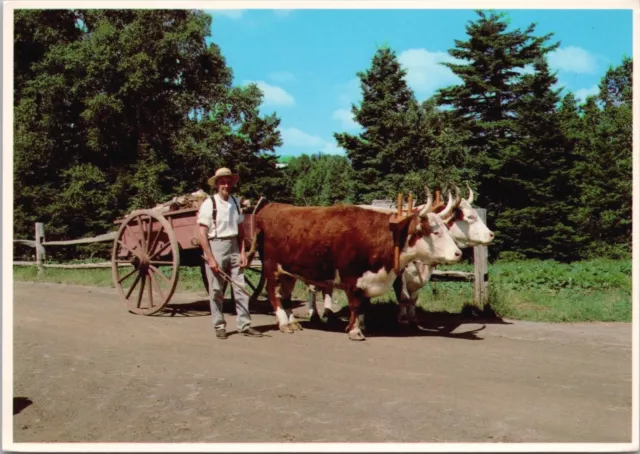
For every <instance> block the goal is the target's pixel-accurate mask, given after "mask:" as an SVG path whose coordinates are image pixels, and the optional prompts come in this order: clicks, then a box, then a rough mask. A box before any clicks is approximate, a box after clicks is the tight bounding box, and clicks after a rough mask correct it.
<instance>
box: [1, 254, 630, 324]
mask: <svg viewBox="0 0 640 454" xmlns="http://www.w3.org/2000/svg"><path fill="white" fill-rule="evenodd" d="M438 269H442V270H445V269H446V270H460V271H472V270H473V265H472V264H464V263H462V264H456V265H452V266H447V267H438ZM13 270H14V279H15V280H20V281H34V282H53V283H67V284H77V285H90V286H98V287H112V286H113V283H112V280H111V270H110V269H82V270H67V269H55V268H49V269H45V270H44V273H43V274H42V275H41V276H38V275H37V273H36V270H35V268H34V267H14V268H13ZM253 278H254V279H255V276H253ZM434 289H435V290H436V292H435V293H434V291H433V290H434ZM177 290H178V291H189V292H204V284H203V282H202V278H201V277H200V270H199V269H198V268H190V267H182V268H181V269H180V278H179V280H178V289H177ZM333 296H334V301H335V302H336V303H337V304H340V305H346V298H345V295H344V293H343V292H342V291H336V292H334V295H333ZM294 298H296V299H300V300H306V299H307V290H306V287H305V286H304V285H303V284H301V283H299V282H298V283H297V284H296V288H295V290H294ZM390 302H391V303H392V304H395V296H394V295H393V292H388V293H387V294H386V295H384V296H382V297H379V298H375V299H374V300H373V303H374V304H388V303H390ZM488 303H489V305H490V307H491V308H492V309H493V310H495V311H496V312H497V313H498V314H499V315H501V316H502V317H505V318H511V319H516V320H531V321H545V322H586V321H624V322H629V321H631V260H630V259H628V260H607V259H595V260H589V261H583V262H576V263H573V264H560V263H556V262H554V261H551V260H549V261H538V260H522V261H509V262H501V261H498V262H496V263H493V264H490V265H489V301H488ZM317 304H318V305H319V306H321V304H322V303H321V295H320V294H318V296H317ZM470 304H473V284H472V283H459V282H437V283H429V284H427V285H426V286H425V287H424V288H423V289H422V291H421V292H420V296H419V300H418V306H419V307H420V308H421V309H423V310H425V311H428V312H450V313H459V312H461V311H462V310H463V309H464V308H465V307H466V306H469V305H470Z"/></svg>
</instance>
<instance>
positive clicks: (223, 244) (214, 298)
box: [205, 238, 251, 331]
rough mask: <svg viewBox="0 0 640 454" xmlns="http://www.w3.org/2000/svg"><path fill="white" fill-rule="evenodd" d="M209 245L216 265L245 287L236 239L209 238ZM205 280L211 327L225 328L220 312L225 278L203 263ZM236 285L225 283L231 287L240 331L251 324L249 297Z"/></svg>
mask: <svg viewBox="0 0 640 454" xmlns="http://www.w3.org/2000/svg"><path fill="white" fill-rule="evenodd" d="M209 246H210V247H211V252H213V256H214V257H215V259H216V262H218V266H219V267H220V269H222V270H223V271H224V272H225V273H227V274H228V275H229V276H231V279H233V280H234V281H235V282H237V283H238V285H241V286H242V288H246V286H245V282H244V270H242V269H240V250H239V249H238V239H237V238H230V239H210V240H209ZM205 269H206V273H207V280H208V281H209V305H210V306H211V316H212V318H213V327H214V328H216V329H220V328H225V327H226V322H225V320H224V315H223V314H222V301H223V296H224V294H223V292H222V290H223V288H224V285H225V282H226V281H225V280H224V278H223V277H222V275H220V274H214V272H213V271H212V270H211V268H209V266H208V265H205ZM238 285H236V284H231V283H227V286H231V288H232V289H233V298H234V299H235V302H236V312H237V314H238V321H237V325H238V330H239V331H242V330H244V329H247V328H248V327H249V326H250V325H251V316H250V315H249V297H248V296H247V295H246V294H245V293H244V292H243V291H242V290H240V289H239V288H238Z"/></svg>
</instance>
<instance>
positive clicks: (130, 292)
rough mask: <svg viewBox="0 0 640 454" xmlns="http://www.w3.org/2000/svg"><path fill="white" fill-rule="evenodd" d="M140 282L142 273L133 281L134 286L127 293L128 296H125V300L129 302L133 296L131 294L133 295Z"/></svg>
mask: <svg viewBox="0 0 640 454" xmlns="http://www.w3.org/2000/svg"><path fill="white" fill-rule="evenodd" d="M136 271H138V270H136ZM139 280H140V273H138V275H137V276H136V280H135V281H133V284H132V285H131V288H130V289H129V291H128V292H127V296H125V299H126V300H128V299H129V297H130V296H131V294H132V293H133V289H135V288H136V285H138V281H139Z"/></svg>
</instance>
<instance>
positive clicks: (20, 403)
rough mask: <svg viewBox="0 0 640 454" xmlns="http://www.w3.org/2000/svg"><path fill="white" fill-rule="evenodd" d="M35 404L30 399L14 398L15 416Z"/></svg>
mask: <svg viewBox="0 0 640 454" xmlns="http://www.w3.org/2000/svg"><path fill="white" fill-rule="evenodd" d="M31 404H33V402H32V401H31V399H29V398H28V397H14V398H13V414H14V415H17V414H18V413H20V412H21V411H22V410H24V409H25V408H27V407H28V406H29V405H31Z"/></svg>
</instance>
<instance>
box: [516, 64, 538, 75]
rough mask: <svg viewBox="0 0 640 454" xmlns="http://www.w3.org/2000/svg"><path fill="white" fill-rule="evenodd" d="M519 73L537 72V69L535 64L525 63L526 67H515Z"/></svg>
mask: <svg viewBox="0 0 640 454" xmlns="http://www.w3.org/2000/svg"><path fill="white" fill-rule="evenodd" d="M514 71H515V72H517V73H520V74H535V73H536V69H535V68H534V67H533V65H525V66H524V68H515V70H514Z"/></svg>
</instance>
